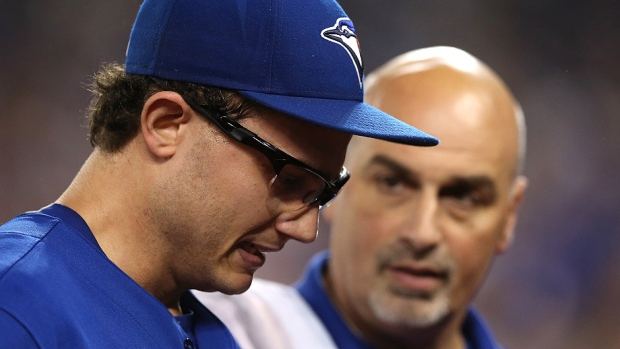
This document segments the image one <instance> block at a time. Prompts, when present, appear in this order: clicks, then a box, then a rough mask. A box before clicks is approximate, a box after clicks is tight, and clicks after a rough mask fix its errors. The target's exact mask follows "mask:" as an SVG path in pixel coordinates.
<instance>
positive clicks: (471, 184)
mask: <svg viewBox="0 0 620 349" xmlns="http://www.w3.org/2000/svg"><path fill="white" fill-rule="evenodd" d="M439 192H440V196H444V195H457V196H461V195H464V194H467V193H474V192H475V193H478V198H479V200H481V201H480V203H482V204H485V205H490V204H492V203H494V202H495V201H496V200H497V195H498V194H497V186H496V184H495V182H494V181H493V180H492V179H491V178H489V177H488V176H484V175H474V176H457V177H452V178H450V180H449V181H448V182H447V183H445V184H444V185H442V187H441V189H440V191H439Z"/></svg>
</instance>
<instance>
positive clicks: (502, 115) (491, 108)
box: [350, 70, 518, 177]
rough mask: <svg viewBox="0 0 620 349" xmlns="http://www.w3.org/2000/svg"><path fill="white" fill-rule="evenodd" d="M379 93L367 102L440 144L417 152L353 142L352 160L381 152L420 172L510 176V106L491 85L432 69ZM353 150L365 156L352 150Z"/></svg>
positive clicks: (513, 149) (513, 136)
mask: <svg viewBox="0 0 620 349" xmlns="http://www.w3.org/2000/svg"><path fill="white" fill-rule="evenodd" d="M380 91H381V92H380V93H375V94H374V96H373V98H372V103H373V104H374V105H375V106H377V107H379V108H380V109H382V110H384V111H386V112H388V113H390V114H392V115H394V116H396V117H397V118H399V119H401V120H403V121H405V122H407V123H409V124H412V125H413V126H415V127H417V128H419V129H421V130H423V131H425V132H427V133H430V134H432V135H434V136H437V137H438V138H439V139H440V143H439V145H437V146H435V147H430V148H422V147H412V146H404V145H399V144H391V143H387V142H381V141H373V140H367V139H357V138H356V140H355V142H353V143H352V149H351V155H352V156H353V153H356V155H355V156H356V157H361V158H366V159H369V158H370V156H371V154H377V153H384V154H389V155H390V157H394V158H396V159H399V161H402V162H403V163H405V164H409V166H412V167H416V168H420V170H421V171H431V170H433V171H440V170H441V171H444V172H442V173H446V174H447V172H448V171H450V172H452V174H454V175H463V174H467V173H470V174H474V173H475V174H476V175H479V174H481V172H482V173H485V174H488V175H492V176H502V177H511V175H512V174H513V173H514V172H513V171H514V168H515V166H516V161H517V146H518V139H517V138H518V136H517V127H516V121H515V117H514V107H513V104H512V100H511V98H510V97H509V96H508V95H507V94H506V93H505V92H504V91H503V90H502V89H501V86H497V85H496V84H495V83H494V81H492V80H486V79H479V78H476V77H472V76H467V75H461V74H454V72H450V71H442V70H437V71H432V72H424V73H416V74H411V75H407V76H404V77H398V78H394V79H391V80H390V81H389V82H388V83H386V84H384V85H383V86H381V89H380ZM358 146H360V148H363V149H364V151H361V152H360V151H357V150H354V149H353V148H354V147H358ZM350 166H353V165H350Z"/></svg>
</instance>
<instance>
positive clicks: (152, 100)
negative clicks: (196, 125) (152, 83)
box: [141, 91, 191, 158]
mask: <svg viewBox="0 0 620 349" xmlns="http://www.w3.org/2000/svg"><path fill="white" fill-rule="evenodd" d="M190 111H191V109H190V107H189V106H188V105H187V103H185V101H184V100H183V98H182V97H181V96H180V95H179V94H178V93H175V92H171V91H161V92H157V93H155V94H154V95H152V96H151V97H149V99H147V101H146V102H145V103H144V107H143V108H142V115H141V126H142V127H141V131H142V135H143V137H144V141H145V143H146V145H147V147H148V149H149V151H150V152H151V153H152V154H153V155H154V156H156V157H159V158H169V157H171V156H173V155H174V154H175V152H176V150H177V146H178V144H179V142H180V140H181V139H182V138H183V135H184V131H185V126H186V125H187V123H188V122H189V120H190Z"/></svg>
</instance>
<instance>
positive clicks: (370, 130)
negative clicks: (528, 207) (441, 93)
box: [125, 0, 438, 146]
mask: <svg viewBox="0 0 620 349" xmlns="http://www.w3.org/2000/svg"><path fill="white" fill-rule="evenodd" d="M125 69H126V72H127V73H130V74H140V75H147V76H155V77H159V78H163V79H170V80H178V81H186V82H192V83H196V84H201V85H210V86H217V87H223V88H228V89H233V90H237V91H238V92H239V93H240V94H242V95H243V96H245V97H246V98H249V99H252V100H254V101H256V102H258V103H260V104H262V105H264V106H267V107H270V108H272V109H275V110H277V111H280V112H283V113H285V114H288V115H290V116H293V117H296V118H299V119H302V120H305V121H309V122H313V123H316V124H319V125H321V126H325V127H328V128H332V129H336V130H339V131H343V132H346V133H351V134H355V135H360V136H366V137H372V138H378V139H383V140H387V141H392V142H398V143H405V144H412V145H419V146H432V145H436V144H437V143H438V140H437V139H436V138H434V137H432V136H430V135H428V134H426V133H424V132H422V131H420V130H418V129H416V128H415V127H413V126H410V125H408V124H406V123H404V122H402V121H400V120H398V119H396V118H394V117H392V116H390V115H388V114H386V113H384V112H382V111H380V110H379V109H377V108H374V107H372V106H370V105H368V104H366V103H364V102H363V96H364V89H363V86H364V85H363V80H364V66H363V63H362V56H361V52H360V46H359V42H358V40H357V36H356V34H355V27H354V25H353V22H352V21H351V20H350V19H349V18H348V17H347V14H346V13H345V12H344V11H343V10H342V8H341V7H340V5H339V4H338V3H337V2H336V1H335V0H146V1H144V3H143V4H142V6H141V7H140V11H139V12H138V16H137V18H136V21H135V23H134V26H133V29H132V31H131V36H130V40H129V45H128V47H127V58H126V61H125Z"/></svg>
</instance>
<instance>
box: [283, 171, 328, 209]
mask: <svg viewBox="0 0 620 349" xmlns="http://www.w3.org/2000/svg"><path fill="white" fill-rule="evenodd" d="M325 186H326V184H325V181H324V180H323V179H322V178H321V177H319V176H318V175H317V174H316V173H313V172H312V171H309V170H308V169H305V168H302V167H299V166H296V165H291V164H286V165H284V166H283V167H282V169H281V170H280V173H278V174H277V175H276V176H275V177H274V179H273V180H272V182H271V189H272V191H273V194H274V195H275V196H276V197H277V198H278V199H280V200H281V201H283V202H284V203H286V204H288V205H298V206H299V207H300V208H301V207H303V206H306V205H309V204H313V203H314V202H316V200H317V199H318V197H319V196H320V195H321V194H322V193H323V190H324V189H325Z"/></svg>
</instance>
